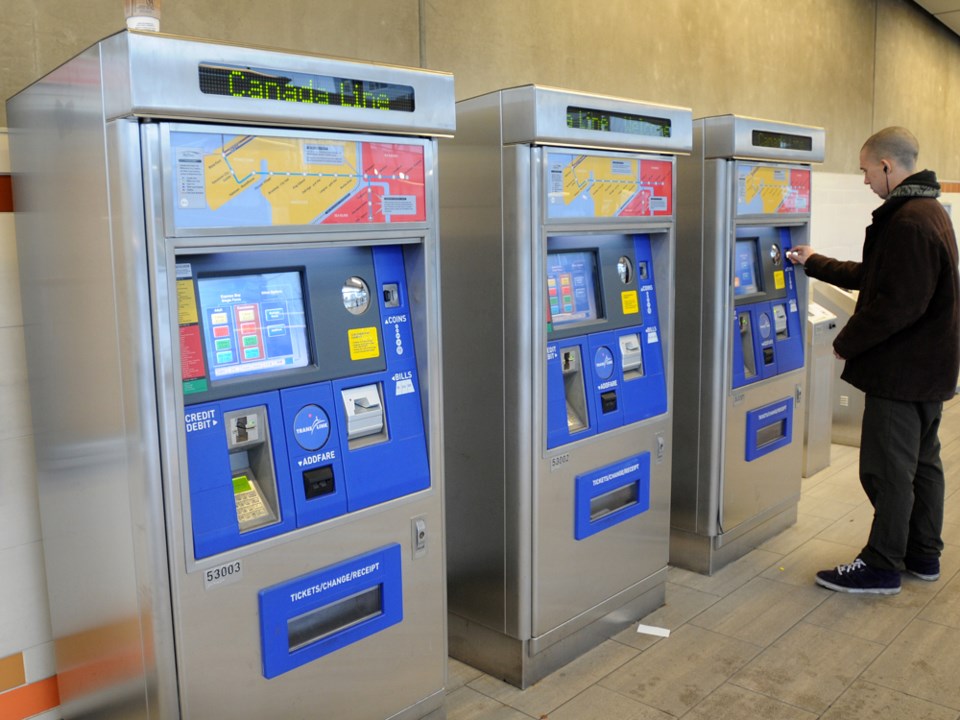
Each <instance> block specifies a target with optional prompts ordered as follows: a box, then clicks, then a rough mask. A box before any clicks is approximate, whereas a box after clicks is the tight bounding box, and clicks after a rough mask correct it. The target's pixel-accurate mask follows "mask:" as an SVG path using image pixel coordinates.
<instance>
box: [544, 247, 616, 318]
mask: <svg viewBox="0 0 960 720" xmlns="http://www.w3.org/2000/svg"><path fill="white" fill-rule="evenodd" d="M599 293H600V283H599V280H598V278H597V255H596V252H594V251H592V250H575V251H563V252H552V253H547V302H548V304H549V308H550V317H551V319H552V322H553V327H554V328H558V327H563V326H565V325H574V324H580V323H589V322H593V321H595V320H599V319H601V318H602V317H603V309H602V307H601V305H600V302H599Z"/></svg>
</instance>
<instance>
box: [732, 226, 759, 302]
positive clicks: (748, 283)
mask: <svg viewBox="0 0 960 720" xmlns="http://www.w3.org/2000/svg"><path fill="white" fill-rule="evenodd" d="M733 262H734V267H733V273H734V274H733V294H734V297H746V296H749V295H756V294H757V293H758V292H760V291H761V290H763V288H762V287H761V286H760V282H761V280H760V263H759V262H758V257H757V238H744V239H740V240H737V244H736V250H735V253H734V258H733Z"/></svg>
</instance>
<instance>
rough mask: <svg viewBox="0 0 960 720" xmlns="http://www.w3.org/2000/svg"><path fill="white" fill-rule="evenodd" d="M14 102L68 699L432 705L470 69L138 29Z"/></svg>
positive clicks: (46, 508) (323, 713) (25, 287)
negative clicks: (440, 223)
mask: <svg viewBox="0 0 960 720" xmlns="http://www.w3.org/2000/svg"><path fill="white" fill-rule="evenodd" d="M8 110H9V120H10V127H11V138H10V146H11V154H12V164H13V169H14V176H15V192H16V203H17V208H18V210H19V212H18V213H17V239H18V243H19V244H18V248H19V250H18V252H19V258H20V263H21V287H22V291H23V313H24V323H25V327H26V343H27V352H28V362H29V368H30V371H29V380H30V393H31V399H32V409H33V419H34V424H35V428H36V445H37V467H38V473H39V486H40V503H41V516H42V524H43V543H44V553H45V556H46V567H47V581H48V585H49V596H50V607H51V613H52V621H53V633H54V638H55V644H56V655H57V674H58V680H59V686H60V696H61V700H62V712H63V716H64V717H67V718H73V717H80V716H83V717H122V718H124V719H125V720H126V719H127V718H139V717H150V718H198V719H202V720H210V719H211V718H237V719H239V718H251V719H253V718H256V719H260V718H284V719H288V718H310V719H314V718H320V717H326V718H337V720H346V719H347V718H356V719H358V720H360V719H362V720H371V719H373V718H376V719H379V718H388V717H389V718H420V717H426V716H429V717H437V718H439V717H442V716H443V714H444V710H443V696H444V677H445V671H446V661H447V660H446V657H447V655H446V626H445V618H446V603H445V598H444V541H443V513H442V508H443V497H442V494H443V493H442V490H443V480H442V477H443V474H442V463H443V460H442V458H443V454H442V447H441V441H440V438H441V433H440V424H441V409H442V408H441V403H442V395H441V391H440V368H439V366H438V362H437V361H436V358H437V357H438V356H439V337H440V334H439V329H440V317H439V299H438V290H439V270H438V241H437V235H436V233H437V216H438V206H437V188H436V182H437V172H436V170H437V166H436V163H437V159H436V158H437V155H436V143H437V140H436V137H437V136H444V135H450V134H451V133H452V132H453V129H454V124H455V112H454V95H453V79H452V77H451V76H450V75H447V74H442V73H431V72H425V71H421V70H413V69H405V68H398V67H388V66H383V65H371V64H364V63H359V62H349V61H344V60H333V59H328V58H323V57H318V56H306V55H295V54H290V53H286V52H278V51H271V50H266V49H248V48H243V47H237V46H234V45H225V44H217V43H212V42H206V41H198V40H191V39H186V38H179V37H173V36H165V35H156V34H138V33H130V32H123V33H120V34H117V35H114V36H112V37H108V38H106V39H105V40H103V41H101V42H99V43H97V44H96V45H94V46H93V47H91V48H90V49H88V50H87V51H85V52H83V53H82V54H80V55H79V56H77V57H76V58H74V59H73V60H71V61H69V62H67V63H66V64H65V65H63V66H62V67H60V68H58V69H57V70H55V71H53V72H52V73H50V74H49V75H48V76H46V77H44V78H43V79H41V80H40V81H38V82H37V83H35V84H34V85H32V86H31V87H29V88H27V89H26V90H24V91H22V92H21V93H19V94H18V95H17V96H15V97H14V98H12V99H11V100H10V101H9V103H8Z"/></svg>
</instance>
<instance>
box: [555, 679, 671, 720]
mask: <svg viewBox="0 0 960 720" xmlns="http://www.w3.org/2000/svg"><path fill="white" fill-rule="evenodd" d="M550 720H673V716H672V715H668V714H667V713H665V712H663V711H661V710H657V709H656V708H652V707H650V706H649V705H644V704H643V703H639V702H637V701H636V700H631V699H630V698H628V697H625V696H624V695H621V694H620V693H617V692H614V691H613V690H607V689H606V688H603V687H598V686H594V687H591V688H587V689H586V690H584V691H583V692H582V693H580V694H579V695H577V696H576V697H575V698H573V699H572V700H571V701H570V702H568V703H566V704H564V705H562V706H561V707H559V708H557V709H556V710H554V711H553V712H552V713H550Z"/></svg>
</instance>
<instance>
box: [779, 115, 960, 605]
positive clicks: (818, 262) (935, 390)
mask: <svg viewBox="0 0 960 720" xmlns="http://www.w3.org/2000/svg"><path fill="white" fill-rule="evenodd" d="M918 150H919V144H918V143H917V139H916V138H915V137H914V136H913V134H912V133H910V131H908V130H906V129H905V128H901V127H889V128H886V129H884V130H881V131H879V132H878V133H876V134H874V135H872V136H871V137H870V138H869V139H868V140H867V141H866V143H864V145H863V148H862V149H861V150H860V170H861V171H862V172H863V182H864V184H866V185H869V186H870V189H871V190H873V192H875V193H876V194H877V195H879V196H880V197H881V198H883V199H884V203H883V205H881V206H880V207H879V208H877V209H876V210H874V212H873V222H872V224H871V225H870V226H869V227H868V228H867V232H866V238H865V240H864V243H863V260H862V262H841V261H839V260H834V259H832V258H828V257H825V256H823V255H819V254H817V253H814V252H813V250H812V249H811V248H810V247H809V246H807V245H799V246H797V247H795V248H793V250H791V251H790V252H789V253H788V257H789V258H790V259H791V260H792V261H793V262H795V263H798V264H800V265H803V267H804V269H805V271H806V273H807V275H809V276H810V277H813V278H817V279H818V280H823V281H825V282H828V283H831V284H832V285H838V286H840V287H844V288H848V289H851V290H852V289H856V290H859V291H860V296H859V298H858V299H857V304H856V308H855V309H854V312H853V315H852V316H851V318H850V321H849V322H848V323H847V325H846V326H845V327H844V328H843V330H841V331H840V333H839V334H838V335H837V338H836V340H835V341H834V343H833V349H834V354H835V355H836V356H837V357H838V358H841V359H843V360H845V361H846V363H845V366H844V370H843V375H842V377H843V379H844V380H846V381H847V382H849V383H850V384H851V385H853V386H854V387H856V388H858V389H860V390H862V391H863V392H864V393H865V395H866V403H865V406H864V412H863V428H862V433H861V439H860V482H861V484H862V485H863V489H864V491H865V492H866V493H867V497H868V498H869V499H870V502H871V503H872V505H873V508H874V515H873V524H872V526H871V528H870V537H869V539H868V540H867V544H866V546H865V547H864V548H863V550H861V551H860V554H859V556H858V557H857V558H856V559H855V560H854V561H853V562H851V563H849V564H845V565H839V566H838V567H836V568H835V569H833V570H822V571H820V572H818V573H817V578H816V581H817V584H819V585H822V586H824V587H827V588H830V589H831V590H838V591H841V592H850V593H875V594H882V595H893V594H896V593H898V592H900V573H901V571H904V570H906V571H907V572H909V573H911V574H913V575H916V576H917V577H919V578H921V579H923V580H929V581H933V580H937V579H938V578H939V577H940V552H941V550H942V549H943V541H942V540H941V538H940V533H941V529H942V525H943V498H944V478H943V465H942V464H941V462H940V439H939V437H938V434H937V433H938V430H939V427H940V416H941V413H942V410H943V402H944V401H945V400H949V399H950V398H952V397H953V396H954V394H955V393H956V390H957V373H958V368H960V306H958V300H960V280H958V273H957V240H956V237H955V236H954V232H953V226H952V224H951V222H950V218H949V216H948V215H947V213H946V211H945V210H944V208H943V206H942V205H940V203H939V202H938V201H937V200H936V198H937V197H938V196H939V195H940V184H939V183H938V182H937V177H936V175H935V174H934V173H933V172H932V171H930V170H922V171H920V172H917V171H916V161H917V153H918Z"/></svg>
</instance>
